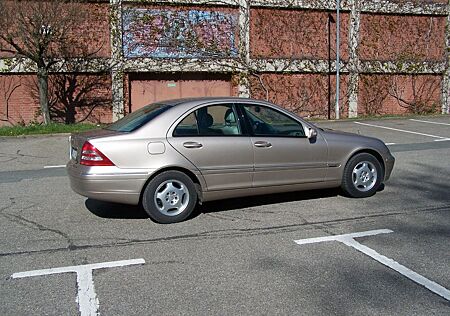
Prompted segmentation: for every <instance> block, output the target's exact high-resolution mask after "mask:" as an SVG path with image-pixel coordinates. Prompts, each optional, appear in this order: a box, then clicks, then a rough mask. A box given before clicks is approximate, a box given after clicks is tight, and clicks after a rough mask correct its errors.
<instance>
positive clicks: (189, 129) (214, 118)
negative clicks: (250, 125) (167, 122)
mask: <svg viewBox="0 0 450 316" xmlns="http://www.w3.org/2000/svg"><path fill="white" fill-rule="evenodd" d="M221 135H242V132H241V128H240V126H239V121H238V119H237V114H236V110H235V109H234V106H233V105H231V104H220V105H210V106H206V107H203V108H200V109H198V110H196V111H194V112H192V113H191V114H189V115H188V116H186V117H185V118H184V119H183V120H182V121H181V122H180V124H178V126H177V127H176V128H175V130H174V132H173V136H221Z"/></svg>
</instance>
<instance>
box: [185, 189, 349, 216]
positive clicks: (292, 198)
mask: <svg viewBox="0 0 450 316" xmlns="http://www.w3.org/2000/svg"><path fill="white" fill-rule="evenodd" d="M339 194H341V191H340V190H339V188H336V189H320V190H310V191H296V192H288V193H274V194H266V195H255V196H249V197H241V198H232V199H225V200H218V201H211V202H205V203H203V204H202V205H199V206H198V209H197V212H195V214H194V216H193V217H195V216H198V215H199V214H202V213H203V214H207V213H214V212H225V211H231V210H237V209H242V208H249V207H257V206H262V205H271V204H280V203H287V202H299V201H305V200H315V199H321V198H328V197H333V196H337V195H339Z"/></svg>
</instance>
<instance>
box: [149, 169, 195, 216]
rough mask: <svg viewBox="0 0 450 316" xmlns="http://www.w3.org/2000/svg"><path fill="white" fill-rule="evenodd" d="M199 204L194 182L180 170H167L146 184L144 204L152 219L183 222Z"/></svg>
mask: <svg viewBox="0 0 450 316" xmlns="http://www.w3.org/2000/svg"><path fill="white" fill-rule="evenodd" d="M196 205H197V191H196V189H195V185H194V182H193V181H192V180H191V178H190V177H188V176H187V175H186V174H185V173H183V172H180V171H165V172H162V173H160V174H158V175H157V176H156V177H154V178H153V179H152V180H151V181H150V182H149V183H148V184H147V186H146V188H145V190H144V193H143V196H142V206H143V207H144V210H145V211H146V212H147V214H148V215H149V216H150V218H151V219H152V220H154V221H155V222H158V223H161V224H170V223H177V222H181V221H183V220H185V219H187V218H188V217H189V215H191V213H192V211H193V210H194V208H195V206H196Z"/></svg>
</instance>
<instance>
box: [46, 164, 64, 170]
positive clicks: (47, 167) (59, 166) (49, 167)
mask: <svg viewBox="0 0 450 316" xmlns="http://www.w3.org/2000/svg"><path fill="white" fill-rule="evenodd" d="M65 167H66V165H57V166H44V169H51V168H65Z"/></svg>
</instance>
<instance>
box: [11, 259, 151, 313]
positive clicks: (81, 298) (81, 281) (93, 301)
mask: <svg viewBox="0 0 450 316" xmlns="http://www.w3.org/2000/svg"><path fill="white" fill-rule="evenodd" d="M144 263H145V260H144V259H132V260H122V261H113V262H102V263H94V264H86V265H80V266H70V267H61V268H51V269H43V270H34V271H26V272H19V273H14V274H13V275H11V277H12V278H13V279H19V278H28V277H33V276H40V275H49V274H59V273H68V272H75V273H76V274H77V285H78V294H77V298H76V302H77V303H78V307H79V311H80V314H81V316H97V315H99V311H98V308H99V302H98V298H97V295H96V294H95V289H94V280H93V278H92V270H96V269H105V268H114V267H123V266H129V265H134V264H144Z"/></svg>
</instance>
